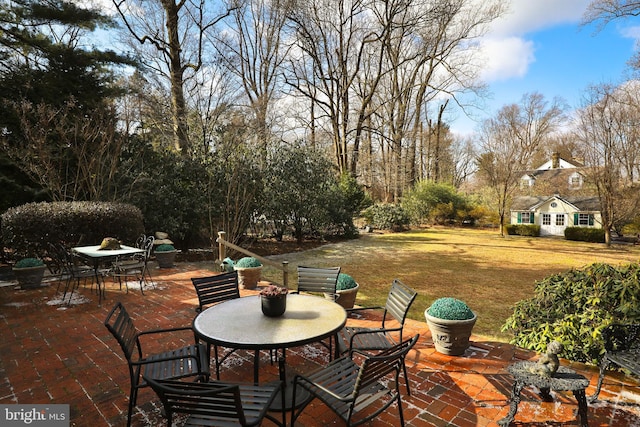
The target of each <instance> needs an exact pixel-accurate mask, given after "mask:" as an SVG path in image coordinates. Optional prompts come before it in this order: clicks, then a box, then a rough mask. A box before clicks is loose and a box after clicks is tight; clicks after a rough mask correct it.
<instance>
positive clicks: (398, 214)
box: [362, 203, 409, 231]
mask: <svg viewBox="0 0 640 427" xmlns="http://www.w3.org/2000/svg"><path fill="white" fill-rule="evenodd" d="M362 216H363V217H364V219H365V220H366V221H367V222H368V223H369V224H370V225H372V226H373V227H375V228H379V229H381V230H392V231H402V230H404V229H405V228H406V227H407V226H408V225H409V216H408V215H407V213H406V212H405V210H404V209H403V208H402V206H400V205H396V204H392V203H378V204H375V205H373V206H369V207H368V208H367V209H365V210H364V211H363V212H362Z"/></svg>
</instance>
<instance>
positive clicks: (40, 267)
mask: <svg viewBox="0 0 640 427" xmlns="http://www.w3.org/2000/svg"><path fill="white" fill-rule="evenodd" d="M45 268H47V267H46V265H45V264H44V262H43V261H42V260H41V259H39V258H22V259H21V260H19V261H18V262H16V263H15V265H14V266H13V269H12V270H13V275H14V276H15V277H16V279H17V280H18V284H19V285H20V288H21V289H33V288H37V287H39V286H40V284H41V283H42V278H43V277H44V270H45Z"/></svg>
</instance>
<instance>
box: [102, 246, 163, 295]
mask: <svg viewBox="0 0 640 427" xmlns="http://www.w3.org/2000/svg"><path fill="white" fill-rule="evenodd" d="M154 241H155V237H153V236H145V235H142V236H140V237H139V238H138V240H137V241H136V247H137V248H138V249H142V250H144V252H143V253H139V254H134V255H132V256H131V257H128V258H126V259H117V260H116V261H115V262H114V263H113V268H112V270H111V276H112V277H113V278H114V279H118V283H119V284H120V289H122V282H123V281H124V284H125V287H126V288H127V293H128V292H129V284H128V282H127V278H129V277H133V278H135V279H136V280H137V281H139V282H140V292H141V293H142V294H143V295H144V285H145V284H152V285H153V278H152V277H151V271H150V269H149V260H150V259H151V251H152V250H153V242H154Z"/></svg>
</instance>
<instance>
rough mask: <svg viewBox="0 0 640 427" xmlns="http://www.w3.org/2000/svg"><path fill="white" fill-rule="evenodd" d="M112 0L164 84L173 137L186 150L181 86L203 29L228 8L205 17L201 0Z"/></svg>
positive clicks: (197, 55) (194, 66)
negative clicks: (163, 78) (165, 81)
mask: <svg viewBox="0 0 640 427" xmlns="http://www.w3.org/2000/svg"><path fill="white" fill-rule="evenodd" d="M112 1H113V4H114V6H115V7H116V9H117V11H118V14H119V15H120V18H121V20H122V22H123V23H124V25H125V27H126V28H127V30H128V32H129V33H130V34H131V35H132V36H133V38H134V39H135V41H136V42H137V44H136V43H132V44H131V45H132V47H133V48H134V49H136V51H137V52H138V56H139V58H140V59H141V60H142V62H143V64H144V65H145V66H146V67H148V68H149V69H151V70H153V71H155V72H157V73H159V74H160V75H162V76H164V77H165V78H166V79H167V81H168V83H169V86H170V92H171V112H172V121H173V142H174V146H175V148H176V149H177V150H184V152H185V153H186V152H188V151H189V150H190V148H191V144H190V141H189V132H188V125H187V114H188V108H187V102H186V100H185V90H184V86H185V83H186V81H187V80H188V79H189V78H190V77H192V76H193V75H194V73H196V72H198V71H199V70H200V68H201V67H202V65H203V63H204V56H205V48H204V47H205V41H206V40H207V33H208V31H210V30H211V29H212V28H213V27H214V26H215V25H216V24H217V23H218V22H219V21H220V20H222V19H223V18H225V17H226V16H228V15H229V13H230V11H229V10H226V11H225V12H223V13H222V14H218V15H216V16H213V17H210V12H209V10H208V8H207V2H206V1H205V0H178V1H176V0H112Z"/></svg>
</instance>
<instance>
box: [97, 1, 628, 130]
mask: <svg viewBox="0 0 640 427" xmlns="http://www.w3.org/2000/svg"><path fill="white" fill-rule="evenodd" d="M94 1H96V2H97V3H98V4H101V5H102V7H104V8H105V9H106V10H112V9H113V6H112V4H111V0H94ZM469 1H485V0H469ZM500 1H505V2H506V1H508V3H509V11H508V12H507V13H506V14H505V15H504V16H503V17H501V18H500V19H499V20H497V21H495V22H494V23H492V25H491V28H490V30H489V32H488V33H487V35H486V36H485V37H484V38H483V40H482V46H483V57H484V60H482V62H481V63H482V64H483V68H484V69H483V73H482V78H483V80H484V81H485V82H486V83H487V85H488V89H489V94H490V97H488V98H486V99H483V100H476V102H475V103H476V104H478V105H480V108H475V109H472V110H469V113H470V114H471V115H472V118H468V117H467V116H466V115H465V114H464V113H462V112H460V111H456V110H453V109H452V111H451V112H450V114H449V117H447V118H445V119H446V120H447V121H448V122H449V124H450V126H451V129H452V131H453V132H454V133H457V134H461V135H469V134H471V133H473V132H474V131H475V130H476V129H477V128H478V125H479V123H480V122H482V120H484V119H487V118H489V117H491V116H493V115H495V114H496V113H497V111H498V110H499V109H500V108H501V107H503V106H504V105H508V104H512V103H518V102H519V101H520V99H521V98H522V96H523V95H525V94H527V93H532V92H540V93H541V94H543V95H544V97H545V98H546V99H547V100H552V99H553V98H554V97H561V98H562V99H564V101H565V102H566V103H567V105H568V106H569V108H570V109H575V108H577V107H578V106H579V105H580V103H581V102H582V98H583V94H584V91H585V89H586V88H587V87H588V86H589V85H592V84H599V83H619V82H621V81H623V80H624V79H625V76H626V75H628V72H629V69H628V66H627V62H628V61H629V59H630V58H631V57H632V56H633V54H634V51H635V49H636V43H637V40H638V39H640V18H636V19H620V20H618V21H614V22H612V23H610V24H608V25H607V26H606V27H604V28H603V29H601V30H600V31H597V29H598V27H597V26H596V25H590V26H581V25H580V23H581V21H582V17H583V14H584V12H585V10H586V8H587V6H588V5H589V3H590V2H591V0H500ZM464 101H465V102H468V101H471V99H470V98H465V99H464ZM450 105H453V104H452V103H450Z"/></svg>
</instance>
